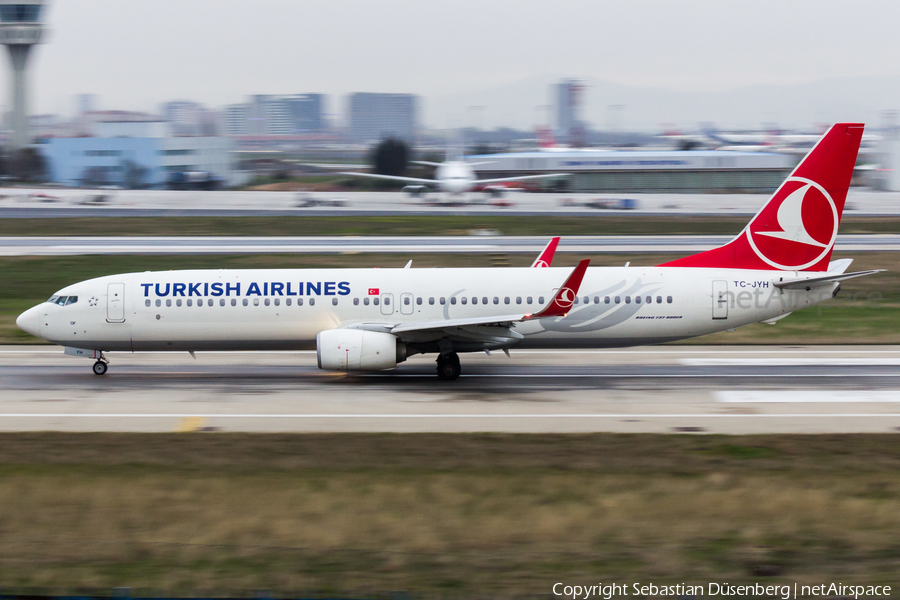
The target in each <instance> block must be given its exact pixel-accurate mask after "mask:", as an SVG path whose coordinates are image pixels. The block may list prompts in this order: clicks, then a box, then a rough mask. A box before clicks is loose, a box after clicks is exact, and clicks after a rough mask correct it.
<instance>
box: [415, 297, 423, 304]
mask: <svg viewBox="0 0 900 600" xmlns="http://www.w3.org/2000/svg"><path fill="white" fill-rule="evenodd" d="M416 304H418V305H419V306H422V298H421V297H420V298H416Z"/></svg>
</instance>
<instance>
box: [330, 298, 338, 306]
mask: <svg viewBox="0 0 900 600" xmlns="http://www.w3.org/2000/svg"><path fill="white" fill-rule="evenodd" d="M337 300H338V299H337V298H332V299H331V305H332V306H337Z"/></svg>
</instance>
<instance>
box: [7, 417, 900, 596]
mask: <svg viewBox="0 0 900 600" xmlns="http://www.w3.org/2000/svg"><path fill="white" fill-rule="evenodd" d="M898 468H900V436H896V435H889V434H888V435H843V436H798V435H782V436H660V435H616V434H591V435H484V434H481V435H480V434H466V435H453V434H412V435H401V434H343V435H342V434H317V435H253V434H219V433H216V434H163V435H160V434H111V433H110V434H65V433H29V434H2V435H0V502H2V506H3V511H0V586H2V587H3V588H4V590H10V589H23V588H26V587H29V588H31V589H32V591H33V590H34V589H35V588H38V589H54V590H59V591H71V590H75V589H79V588H94V589H98V588H99V589H104V588H105V589H109V588H112V587H114V586H127V587H131V588H132V591H133V594H135V595H138V594H141V593H145V594H146V593H157V594H196V593H203V594H205V595H206V596H205V597H211V595H213V594H215V595H231V596H234V595H246V594H249V592H250V590H253V589H267V590H272V591H273V592H274V593H279V594H285V595H295V596H296V595H299V594H306V595H313V596H315V595H326V596H332V597H334V596H343V597H346V596H364V597H372V598H379V597H388V595H389V594H388V591H389V590H408V591H410V592H411V593H413V595H414V596H416V595H417V596H424V595H427V596H434V595H441V596H443V595H446V594H451V595H454V596H458V597H471V596H473V595H477V596H483V595H484V594H501V595H505V596H522V595H529V596H532V597H533V596H535V595H543V596H548V597H549V596H550V588H551V586H552V585H553V583H555V582H557V581H561V582H567V583H582V584H583V583H584V582H587V581H590V582H597V581H604V582H612V581H618V582H629V581H647V582H649V581H652V582H654V583H657V584H661V583H683V582H686V583H694V584H699V583H706V582H710V581H728V582H731V583H740V582H747V583H752V582H756V581H762V582H765V583H793V582H795V581H796V582H798V583H800V584H804V583H806V584H818V583H821V581H822V580H823V578H824V579H825V580H827V581H831V580H835V581H838V580H842V581H844V582H847V581H848V580H853V581H856V582H859V583H862V582H864V583H866V584H875V583H884V584H893V585H896V584H897V583H898V578H897V573H898V570H897V564H898V561H900V545H898V543H897V540H898V539H900V480H898V479H897V477H896V473H897V470H898ZM142 591H143V592H142Z"/></svg>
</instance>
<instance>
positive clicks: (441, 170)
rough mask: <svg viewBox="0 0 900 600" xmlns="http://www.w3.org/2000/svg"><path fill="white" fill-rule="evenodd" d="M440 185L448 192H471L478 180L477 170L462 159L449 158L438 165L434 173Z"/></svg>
mask: <svg viewBox="0 0 900 600" xmlns="http://www.w3.org/2000/svg"><path fill="white" fill-rule="evenodd" d="M434 178H435V180H436V181H437V182H438V187H439V188H440V190H441V191H442V192H445V193H447V194H464V193H466V192H471V191H472V190H473V189H474V187H475V184H476V182H477V178H476V177H475V170H474V169H473V168H472V166H471V165H470V164H469V163H467V162H465V161H461V160H449V161H447V162H443V163H441V164H440V165H438V167H437V170H436V171H435V174H434Z"/></svg>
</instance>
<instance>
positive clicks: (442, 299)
mask: <svg viewBox="0 0 900 600" xmlns="http://www.w3.org/2000/svg"><path fill="white" fill-rule="evenodd" d="M446 303H447V301H446V300H445V299H444V297H443V296H441V306H443V305H444V304H446Z"/></svg>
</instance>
